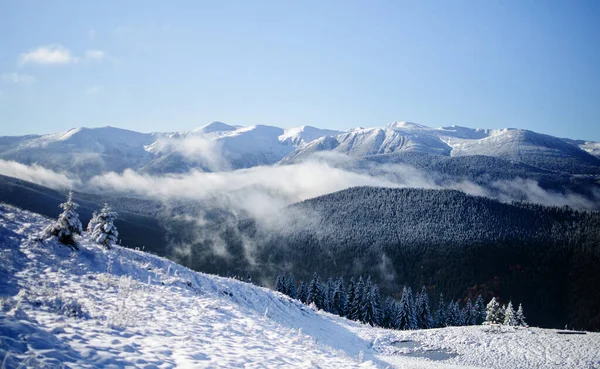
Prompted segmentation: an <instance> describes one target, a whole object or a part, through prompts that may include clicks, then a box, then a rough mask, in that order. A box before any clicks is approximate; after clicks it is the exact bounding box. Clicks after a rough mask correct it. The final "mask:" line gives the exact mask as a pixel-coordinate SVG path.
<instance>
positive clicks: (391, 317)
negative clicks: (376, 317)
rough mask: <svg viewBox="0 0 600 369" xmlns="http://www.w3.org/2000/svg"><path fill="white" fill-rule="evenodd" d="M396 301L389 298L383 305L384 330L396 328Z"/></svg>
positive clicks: (382, 324)
mask: <svg viewBox="0 0 600 369" xmlns="http://www.w3.org/2000/svg"><path fill="white" fill-rule="evenodd" d="M396 310H397V306H396V301H394V299H393V298H391V297H389V296H388V297H387V298H386V299H385V302H384V304H383V320H382V323H381V326H382V327H384V328H396V326H395V325H394V321H395V320H396Z"/></svg>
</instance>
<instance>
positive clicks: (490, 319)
mask: <svg viewBox="0 0 600 369" xmlns="http://www.w3.org/2000/svg"><path fill="white" fill-rule="evenodd" d="M500 309H501V308H500V304H498V301H496V298H495V297H492V299H491V300H490V302H489V303H488V304H487V307H486V315H485V322H486V323H487V324H499V323H501V321H500Z"/></svg>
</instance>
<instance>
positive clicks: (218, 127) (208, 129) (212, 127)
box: [192, 121, 239, 133]
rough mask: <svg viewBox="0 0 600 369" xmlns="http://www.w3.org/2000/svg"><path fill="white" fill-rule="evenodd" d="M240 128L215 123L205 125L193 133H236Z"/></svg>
mask: <svg viewBox="0 0 600 369" xmlns="http://www.w3.org/2000/svg"><path fill="white" fill-rule="evenodd" d="M238 128H239V127H236V126H231V125H229V124H226V123H223V122H218V121H214V122H211V123H208V124H205V125H203V126H202V127H198V128H196V129H194V130H193V131H192V132H194V133H212V132H221V131H235V130H236V129H238Z"/></svg>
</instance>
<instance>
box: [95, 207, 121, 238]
mask: <svg viewBox="0 0 600 369" xmlns="http://www.w3.org/2000/svg"><path fill="white" fill-rule="evenodd" d="M115 219H117V213H115V212H113V211H111V209H110V206H108V204H104V207H103V208H102V210H100V213H98V216H97V223H96V225H95V226H94V230H93V232H92V239H93V240H94V241H95V242H96V243H97V244H100V245H102V246H104V247H105V248H107V249H110V248H111V247H112V246H113V245H114V244H116V243H117V239H118V237H119V231H117V227H115V224H114V221H115Z"/></svg>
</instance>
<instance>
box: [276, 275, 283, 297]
mask: <svg viewBox="0 0 600 369" xmlns="http://www.w3.org/2000/svg"><path fill="white" fill-rule="evenodd" d="M275 291H277V292H281V293H284V292H285V280H284V276H283V275H281V274H277V280H276V281H275Z"/></svg>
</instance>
